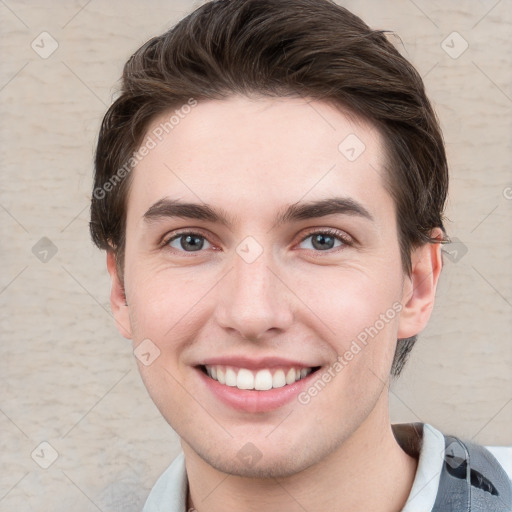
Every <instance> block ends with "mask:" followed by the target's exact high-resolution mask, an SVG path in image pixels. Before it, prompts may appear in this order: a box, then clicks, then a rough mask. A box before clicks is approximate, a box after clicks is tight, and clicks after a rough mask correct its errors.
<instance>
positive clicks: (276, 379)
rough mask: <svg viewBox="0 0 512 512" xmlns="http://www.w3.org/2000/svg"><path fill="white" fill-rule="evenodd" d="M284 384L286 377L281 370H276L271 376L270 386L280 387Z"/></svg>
mask: <svg viewBox="0 0 512 512" xmlns="http://www.w3.org/2000/svg"><path fill="white" fill-rule="evenodd" d="M285 385H286V377H285V376H284V372H283V370H277V372H276V373H274V375H273V377H272V387H273V388H282V387H283V386H285Z"/></svg>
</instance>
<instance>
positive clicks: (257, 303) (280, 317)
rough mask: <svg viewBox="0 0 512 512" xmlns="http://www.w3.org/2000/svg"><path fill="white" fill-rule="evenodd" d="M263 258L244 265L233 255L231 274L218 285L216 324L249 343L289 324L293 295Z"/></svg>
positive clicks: (268, 262) (272, 333) (269, 263)
mask: <svg viewBox="0 0 512 512" xmlns="http://www.w3.org/2000/svg"><path fill="white" fill-rule="evenodd" d="M266 255H267V252H266V251H265V252H263V254H261V255H260V256H259V257H258V258H257V259H256V260H255V261H252V262H247V261H245V260H244V259H243V258H242V257H240V256H239V254H234V257H233V267H232V268H231V271H230V272H229V273H228V274H227V275H226V276H225V277H224V279H222V280H221V282H220V283H219V284H221V286H220V287H219V290H218V292H219V295H218V296H219V300H218V302H217V308H216V319H217V322H218V324H219V325H220V326H221V327H223V328H224V329H226V330H227V331H232V332H236V334H237V336H239V337H242V338H245V339H247V340H250V341H260V340H262V339H264V338H265V337H269V336H275V335H276V334H278V333H279V332H283V331H285V330H286V329H288V328H289V327H290V325H291V324H292V322H293V311H292V303H293V297H292V295H293V294H292V293H291V291H290V289H289V288H288V287H287V286H286V284H285V283H284V282H283V280H282V279H281V278H280V276H279V275H278V272H277V271H276V270H274V269H273V268H271V267H274V268H275V265H273V264H272V261H271V257H270V256H269V257H267V256H266Z"/></svg>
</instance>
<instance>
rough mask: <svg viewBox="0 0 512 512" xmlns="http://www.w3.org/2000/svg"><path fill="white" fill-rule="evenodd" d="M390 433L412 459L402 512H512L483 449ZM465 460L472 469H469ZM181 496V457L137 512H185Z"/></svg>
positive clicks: (422, 433) (439, 437) (421, 434)
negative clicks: (413, 473) (413, 467)
mask: <svg viewBox="0 0 512 512" xmlns="http://www.w3.org/2000/svg"><path fill="white" fill-rule="evenodd" d="M392 428H393V433H394V435H395V438H396V439H397V442H398V443H399V444H400V446H401V447H402V449H403V450H404V451H405V452H407V453H408V454H409V455H411V456H413V457H416V458H418V467H417V470H416V476H415V478H414V482H413V485H412V488H411V491H410V493H409V497H408V499H407V502H406V504H405V506H404V508H403V509H402V512H479V511H486V512H489V511H491V510H492V511H493V512H501V511H502V510H503V511H507V512H510V511H511V510H512V484H511V482H510V480H509V479H508V477H507V476H506V474H505V472H504V471H503V469H502V468H501V466H499V464H498V462H497V461H496V459H494V457H493V456H492V455H491V454H490V453H489V452H488V451H487V450H485V449H484V448H483V447H480V446H477V445H472V444H464V443H462V442H461V441H460V440H459V439H457V438H454V437H450V436H446V437H445V436H444V435H443V434H442V433H441V432H439V430H437V429H435V428H434V427H432V426H431V425H429V424H427V423H425V424H422V423H413V424H398V425H392ZM470 454H471V456H472V458H473V459H474V460H476V461H477V464H478V468H474V467H473V465H472V464H471V461H470ZM478 470H480V471H478ZM187 495H188V480H187V472H186V467H185V457H184V455H183V452H182V453H180V454H179V455H178V456H177V457H176V459H174V461H173V462H172V464H171V465H170V466H169V467H168V468H167V469H166V470H165V471H164V473H163V474H162V475H161V476H160V478H159V479H158V480H157V482H156V484H155V486H154V487H153V489H152V490H151V492H150V494H149V496H148V498H147V501H146V504H145V506H144V509H143V512H188V511H187V508H186V507H187ZM491 502H492V503H491Z"/></svg>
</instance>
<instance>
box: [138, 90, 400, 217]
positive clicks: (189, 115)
mask: <svg viewBox="0 0 512 512" xmlns="http://www.w3.org/2000/svg"><path fill="white" fill-rule="evenodd" d="M144 144H146V145H147V146H148V147H151V149H150V150H149V151H148V152H147V154H146V155H145V156H144V157H143V158H141V159H140V161H139V163H138V164H137V165H136V167H135V169H134V171H133V176H132V178H133V180H132V184H131V188H130V196H129V201H128V218H129V219H130V216H131V215H132V214H134V215H137V218H140V217H141V216H142V215H143V214H144V212H145V211H146V210H147V208H149V207H150V206H151V205H152V204H154V203H155V202H157V201H158V200H160V199H162V198H164V197H168V196H171V197H173V198H179V199H183V200H186V201H189V202H190V201H193V202H202V203H208V204H213V205H217V206H219V207H222V209H223V210H225V211H228V212H229V211H236V214H237V217H238V218H239V216H238V214H242V216H243V213H244V212H245V213H246V214H247V216H248V218H254V216H257V217H258V218H263V217H264V216H265V215H267V214H268V216H269V220H270V217H272V216H274V215H275V209H279V208H280V207H281V206H282V205H283V204H291V203H296V202H297V201H300V200H316V199H322V198H325V197H327V196H329V197H331V196H333V195H337V196H344V197H348V198H351V199H354V200H357V201H358V202H361V203H364V204H367V205H368V209H370V210H372V209H373V210H375V209H376V207H379V206H381V207H382V208H383V209H384V210H385V211H383V212H381V213H382V214H385V215H388V216H389V215H390V214H391V215H392V214H393V211H392V210H393V208H392V202H391V198H390V197H389V195H388V194H387V192H386V190H385V188H384V180H383V175H384V172H385V171H384V164H385V161H386V155H385V151H384V147H383V141H382V137H381V136H380V134H379V132H378V130H377V129H376V128H375V127H374V126H373V125H371V124H370V123H368V122H365V121H363V120H362V119H360V118H358V117H357V116H354V115H347V114H346V113H343V112H342V111H341V110H339V109H336V108H334V107H332V106H329V105H328V104H326V103H323V102H318V101H306V100H304V99H296V98H258V99H254V98H253V99H249V98H246V97H231V98H229V99H227V100H222V101H207V102H200V103H198V104H197V105H196V106H194V107H187V108H183V109H180V108H179V107H177V108H175V109H173V110H172V111H169V112H165V113H163V114H162V115H161V116H159V117H158V118H157V119H155V120H154V121H153V123H152V124H151V125H150V126H149V128H148V130H147V133H146V137H145V139H144V141H143V146H144ZM390 207H391V209H390ZM377 209H378V208H377ZM377 213H378V212H377ZM251 216H252V217H251ZM377 216H378V215H377Z"/></svg>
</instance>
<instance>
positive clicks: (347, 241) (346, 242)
mask: <svg viewBox="0 0 512 512" xmlns="http://www.w3.org/2000/svg"><path fill="white" fill-rule="evenodd" d="M185 235H192V236H197V237H200V238H204V239H205V240H207V241H208V243H210V244H211V245H215V244H213V243H212V242H210V240H208V237H207V236H206V235H204V234H202V233H200V232H195V231H181V232H178V233H173V234H172V236H170V237H169V238H166V239H165V240H164V241H163V242H162V244H161V245H162V248H163V249H169V250H171V251H177V252H180V253H183V254H191V255H192V254H194V253H195V252H199V253H200V252H204V251H203V250H199V251H183V250H177V249H174V248H173V247H170V246H169V244H170V243H171V242H172V241H174V240H176V239H179V238H180V237H182V236H185ZM314 235H327V236H330V237H333V238H335V239H337V240H339V241H340V242H341V244H342V245H341V246H338V247H335V248H332V249H327V250H325V251H320V250H314V249H306V250H308V251H313V252H315V253H319V254H321V253H328V254H332V253H334V252H338V251H339V250H343V248H344V247H351V246H353V245H354V241H353V240H352V238H350V237H349V236H348V235H346V234H344V233H343V232H341V231H338V230H336V229H332V228H325V229H317V230H314V231H310V232H308V234H307V235H305V236H303V237H302V238H301V240H300V242H299V243H302V242H304V241H305V240H307V239H308V238H310V237H311V236H314Z"/></svg>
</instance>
